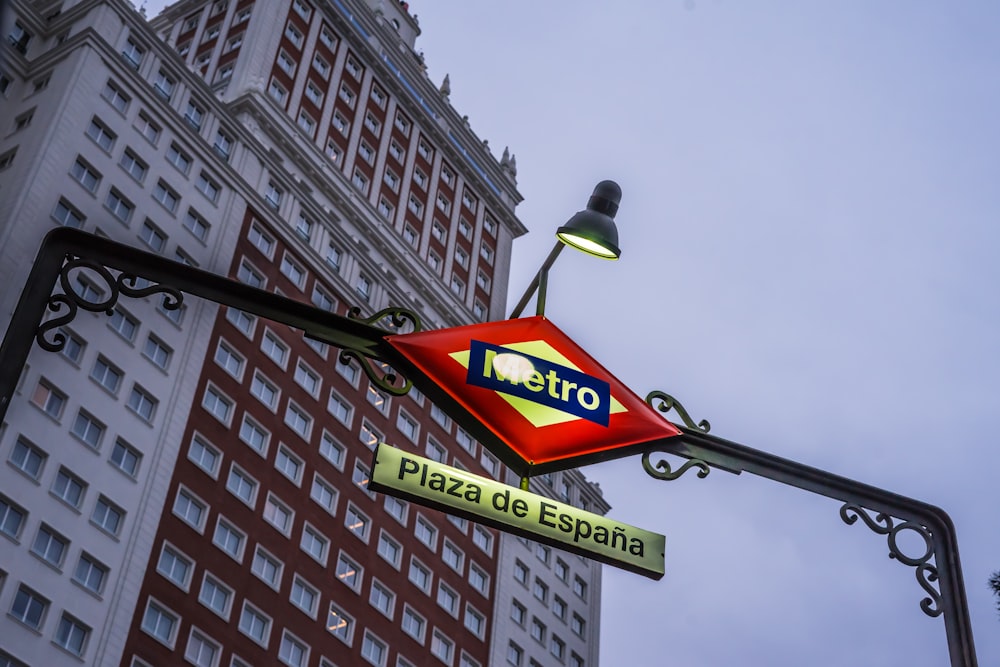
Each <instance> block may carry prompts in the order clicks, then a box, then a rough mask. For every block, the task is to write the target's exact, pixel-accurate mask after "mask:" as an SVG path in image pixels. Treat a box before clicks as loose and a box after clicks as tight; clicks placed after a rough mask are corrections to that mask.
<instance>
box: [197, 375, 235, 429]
mask: <svg viewBox="0 0 1000 667" xmlns="http://www.w3.org/2000/svg"><path fill="white" fill-rule="evenodd" d="M233 405H234V404H233V402H232V401H231V400H230V399H229V398H227V397H226V396H225V395H224V394H223V393H222V392H221V391H219V389H218V388H217V387H215V386H214V385H211V384H210V385H208V387H207V388H206V389H205V395H204V397H203V398H202V399H201V407H203V408H204V409H205V411H206V412H208V413H209V414H210V415H212V416H213V417H215V418H216V419H218V420H219V421H220V422H222V423H223V424H226V425H227V426H228V425H229V420H230V418H231V417H232V415H233Z"/></svg>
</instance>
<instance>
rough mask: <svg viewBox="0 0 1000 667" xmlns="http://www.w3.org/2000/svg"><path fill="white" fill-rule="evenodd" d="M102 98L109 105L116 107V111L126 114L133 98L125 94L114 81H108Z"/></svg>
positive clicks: (102, 92)
mask: <svg viewBox="0 0 1000 667" xmlns="http://www.w3.org/2000/svg"><path fill="white" fill-rule="evenodd" d="M101 97H103V98H104V100H105V101H106V102H107V103H108V104H110V105H111V106H112V107H114V108H115V111H117V112H118V113H125V110H126V109H128V105H129V102H130V101H131V98H130V97H129V96H128V95H126V94H125V93H123V92H122V90H121V88H120V87H119V86H118V84H117V83H114V82H113V81H108V82H107V83H106V84H105V85H104V90H103V91H101Z"/></svg>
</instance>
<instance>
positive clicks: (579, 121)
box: [149, 0, 1000, 667]
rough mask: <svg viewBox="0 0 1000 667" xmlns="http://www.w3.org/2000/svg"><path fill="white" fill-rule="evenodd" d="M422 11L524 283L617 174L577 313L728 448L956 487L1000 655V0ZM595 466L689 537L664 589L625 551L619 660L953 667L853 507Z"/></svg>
mask: <svg viewBox="0 0 1000 667" xmlns="http://www.w3.org/2000/svg"><path fill="white" fill-rule="evenodd" d="M149 7H150V15H153V14H155V11H154V9H155V6H154V5H153V3H150V5H149ZM410 8H411V11H412V12H414V13H416V14H418V15H419V17H420V24H421V27H422V29H423V30H424V34H423V35H422V36H421V37H420V38H419V40H418V48H420V49H422V50H423V51H424V52H425V54H426V62H427V64H428V66H429V75H430V76H431V78H432V79H433V80H434V81H435V82H436V83H439V82H440V81H441V79H442V78H443V77H444V75H445V73H450V75H451V86H452V94H451V100H452V102H453V104H454V106H455V107H456V109H458V110H459V113H460V114H467V115H468V116H469V117H470V121H471V124H472V127H473V129H474V130H475V131H476V132H477V133H478V134H479V136H480V137H482V138H485V139H488V140H489V142H490V145H491V147H492V148H493V150H494V152H495V153H496V154H497V155H498V156H499V154H500V152H501V151H502V150H503V147H504V146H505V145H509V146H510V148H511V150H512V151H513V152H514V153H515V154H516V155H517V163H518V169H519V174H518V183H519V188H520V190H521V192H522V194H524V196H525V202H524V203H523V204H522V205H521V206H520V207H519V209H518V213H519V216H520V218H521V219H522V220H523V221H524V222H525V224H526V225H527V226H528V227H529V228H530V229H531V230H532V232H531V234H529V235H528V236H527V237H525V238H524V239H522V240H520V241H518V242H517V243H516V244H515V257H514V266H513V271H512V280H511V295H512V301H513V300H514V299H515V298H516V297H517V296H519V295H520V292H521V291H522V290H523V289H524V287H525V285H526V284H527V282H528V280H529V279H530V276H531V274H532V273H533V272H534V271H535V270H536V268H537V267H538V265H539V264H540V263H541V261H542V259H543V258H544V256H545V254H546V253H547V252H548V250H549V249H550V247H551V245H552V242H553V239H552V234H553V232H554V230H555V228H556V227H557V226H559V225H560V224H562V223H563V222H565V220H566V219H567V218H568V217H569V216H570V215H571V214H572V213H573V212H575V211H577V210H579V209H580V208H582V207H583V205H584V204H585V202H586V199H587V197H588V195H589V193H590V191H591V189H592V188H593V186H594V184H595V183H597V182H598V181H599V180H602V179H604V178H611V179H614V180H617V181H618V182H619V183H620V184H621V186H622V189H623V191H624V196H623V199H622V204H621V209H620V212H619V215H618V221H619V229H620V234H621V247H622V250H623V252H622V259H621V261H619V262H617V263H611V262H601V261H600V260H595V259H592V258H589V257H584V256H582V255H578V254H575V253H570V252H567V253H564V254H563V256H562V257H561V258H560V260H559V263H558V264H557V265H556V268H555V270H554V272H553V275H552V279H551V284H550V291H549V309H548V313H547V314H548V316H549V317H550V319H552V320H553V321H554V322H555V323H556V324H557V325H558V326H559V327H560V328H561V329H563V330H564V331H565V332H566V333H568V334H569V335H570V336H571V337H573V338H575V339H576V340H577V341H578V342H579V343H580V344H581V345H583V347H585V348H586V349H588V350H589V351H590V352H591V354H592V355H593V356H594V357H596V358H597V359H598V360H599V361H600V362H601V363H603V364H604V365H605V366H606V367H607V368H609V369H610V370H611V371H612V372H613V373H615V374H616V375H618V376H619V377H620V378H621V379H622V380H623V381H625V382H626V383H627V384H629V385H630V386H631V387H632V388H633V389H634V390H635V391H636V393H639V394H640V395H644V394H645V393H646V392H647V391H649V390H651V389H661V390H665V391H668V392H669V393H671V394H674V395H675V396H677V397H678V398H679V399H680V400H681V401H682V402H683V403H684V404H685V405H686V406H687V408H688V409H689V410H690V411H691V413H692V414H693V415H694V416H695V419H701V418H703V417H707V418H709V419H710V420H711V421H712V424H713V433H716V434H717V435H719V436H721V437H725V438H728V439H732V440H736V441H739V442H743V443H746V444H748V445H751V446H754V447H757V448H759V449H764V450H767V451H769V452H772V453H775V454H778V455H781V456H785V457H788V458H793V459H796V460H799V461H802V462H805V463H808V464H810V465H814V466H817V467H821V468H826V469H829V470H831V471H833V472H836V473H838V474H841V475H845V476H848V477H852V478H854V479H857V480H859V481H863V482H866V483H869V484H873V485H875V486H881V487H884V488H887V489H890V490H892V491H895V492H897V493H900V494H903V495H908V496H911V497H915V498H918V499H921V500H924V501H927V502H930V503H933V504H936V505H940V506H942V507H943V508H944V509H945V510H947V511H948V512H949V513H950V514H951V515H952V517H953V519H954V520H955V523H956V524H957V528H958V536H959V544H960V547H961V555H962V562H963V566H964V574H965V579H966V585H967V588H968V594H969V603H970V607H971V613H972V618H973V621H974V627H975V635H976V642H977V648H978V653H979V658H980V663H981V664H984V665H987V664H996V663H997V662H998V660H1000V632H998V631H1000V625H998V623H1000V618H998V615H997V612H996V611H995V610H994V606H993V602H992V600H991V598H990V596H989V593H988V591H987V588H986V579H987V577H988V576H989V574H990V572H991V571H992V570H995V569H1000V531H998V530H997V528H996V526H997V520H996V516H995V514H996V505H997V501H998V495H1000V494H998V492H997V490H996V489H997V483H996V476H997V470H998V469H1000V451H998V450H1000V448H998V447H997V445H996V442H995V441H996V435H995V432H996V429H997V426H996V421H997V419H996V417H997V413H998V410H997V405H998V399H1000V382H998V377H1000V362H998V355H997V353H996V349H995V346H996V340H997V332H998V326H1000V299H998V296H997V292H996V288H995V285H996V283H997V278H998V273H1000V271H998V269H997V262H996V255H997V248H998V247H1000V243H998V242H1000V238H998V237H1000V230H998V227H997V224H996V218H997V214H998V212H1000V188H998V187H997V185H996V182H997V178H998V175H1000V77H998V75H997V73H998V65H1000V4H997V3H995V2H989V1H985V0H984V1H979V2H976V1H972V0H968V1H964V2H942V1H940V0H934V1H931V0H878V1H876V2H872V1H870V0H869V1H861V0H847V1H841V2H815V1H805V2H802V1H800V2H791V1H777V0H759V1H758V0H740V1H739V2H735V1H732V0H656V1H654V0H649V1H644V2H640V1H633V2H617V3H611V2H596V1H591V0H576V1H575V2H562V1H560V2H554V1H551V2H538V1H537V0H535V1H533V2H528V1H526V0H508V1H505V2H478V1H471V0H413V1H412V2H411V3H410ZM586 473H587V475H588V476H589V477H591V478H592V479H595V480H597V481H599V482H600V483H601V486H602V488H603V489H604V492H605V494H606V497H607V498H608V500H609V501H610V503H611V504H612V505H613V507H614V509H613V510H612V515H613V516H614V517H615V518H617V519H620V520H622V521H625V522H627V523H631V524H634V525H637V526H641V527H643V528H646V529H650V530H656V531H659V532H662V533H665V534H666V535H667V561H666V567H667V575H666V576H665V577H664V579H663V580H662V581H660V582H658V583H653V582H650V581H649V580H646V579H644V578H641V577H637V576H636V575H631V574H627V573H622V572H619V571H617V570H615V569H613V568H606V569H605V573H606V574H605V589H604V615H603V627H602V654H603V664H605V665H609V666H610V665H621V664H636V665H660V664H672V665H699V666H719V667H722V666H727V667H728V666H730V665H795V666H796V667H797V666H800V665H823V666H830V667H832V666H837V665H845V666H848V665H849V666H852V667H854V666H856V665H890V664H892V665H908V666H910V667H917V666H923V665H926V666H928V667H930V666H934V667H936V666H938V665H943V664H946V663H947V648H946V643H945V633H944V624H943V621H942V620H941V619H940V618H938V619H931V618H928V617H926V616H924V614H923V613H922V612H921V611H920V609H919V606H918V604H919V601H920V599H921V598H922V597H923V596H922V591H921V590H920V588H919V587H918V586H917V584H916V582H915V580H914V576H913V571H912V569H910V568H908V567H905V566H903V565H900V564H899V563H897V562H895V561H892V560H889V559H888V558H886V554H887V552H888V549H887V547H886V543H885V540H884V538H883V537H880V536H877V535H875V534H874V533H872V532H870V531H869V530H868V529H867V528H865V527H862V526H860V525H855V526H846V525H844V524H843V523H842V522H841V520H840V518H839V516H838V509H839V504H838V503H836V502H833V501H828V500H825V499H821V498H816V497H812V496H809V495H808V494H805V493H803V492H800V491H796V490H794V489H790V488H787V487H781V486H779V485H776V484H774V483H772V482H767V481H765V480H760V479H755V478H751V477H748V476H747V475H741V476H739V477H736V476H732V475H728V474H726V473H723V472H720V471H716V472H713V473H712V474H711V475H710V476H709V477H708V478H707V479H704V480H699V479H696V478H693V477H691V478H688V477H685V478H682V479H681V480H679V481H676V482H671V483H665V482H656V481H653V480H651V479H649V478H647V477H645V475H644V473H643V472H642V469H641V466H640V464H639V461H638V460H635V459H631V460H623V461H618V462H614V463H609V464H602V465H599V466H594V467H591V468H589V469H587V470H586Z"/></svg>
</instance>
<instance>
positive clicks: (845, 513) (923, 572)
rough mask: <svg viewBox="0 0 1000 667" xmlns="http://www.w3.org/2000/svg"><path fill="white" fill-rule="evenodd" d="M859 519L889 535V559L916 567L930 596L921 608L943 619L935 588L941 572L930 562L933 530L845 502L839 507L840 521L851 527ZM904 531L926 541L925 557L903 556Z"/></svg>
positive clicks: (918, 578)
mask: <svg viewBox="0 0 1000 667" xmlns="http://www.w3.org/2000/svg"><path fill="white" fill-rule="evenodd" d="M859 517H860V518H861V520H862V521H864V523H865V525H867V526H868V527H869V528H870V529H871V530H872V531H874V532H875V533H877V534H879V535H886V536H887V538H886V539H887V541H888V543H889V558H892V559H893V560H898V561H899V562H900V563H902V564H903V565H909V566H910V567H913V568H916V569H915V570H914V574H915V575H916V578H917V583H918V584H919V585H920V587H921V588H922V589H924V591H925V592H926V593H927V596H928V597H925V598H924V599H923V600H921V601H920V609H921V610H923V612H924V613H925V614H927V615H928V616H930V617H932V618H933V617H936V616H940V615H941V613H942V611H943V610H942V609H941V593H940V591H938V590H937V589H935V588H934V586H933V585H932V584H933V583H934V582H935V581H937V580H938V570H937V567H936V566H935V565H933V564H931V563H930V562H929V561H930V560H931V558H933V557H934V542H933V540H932V538H931V533H930V531H929V530H928V529H927V528H926V527H925V526H922V525H920V524H919V523H916V522H914V521H901V522H899V523H896V522H895V521H894V520H893V518H892V517H891V516H889V515H888V514H886V513H885V512H879V513H878V514H876V515H875V516H874V517H872V516H870V515H869V513H868V511H867V510H865V509H864V508H862V507H860V506H858V505H855V504H853V503H844V505H843V506H842V507H841V508H840V518H841V519H843V520H844V523H846V524H847V525H849V526H850V525H853V524H854V523H856V522H857V520H858V518H859ZM904 530H909V531H912V532H914V533H916V534H917V535H919V536H920V538H921V539H922V540H923V541H924V552H923V554H921V555H920V556H917V557H915V556H911V555H907V554H905V553H903V551H902V550H901V549H900V548H899V534H900V533H901V532H903V531H904Z"/></svg>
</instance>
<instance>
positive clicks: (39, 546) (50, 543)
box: [31, 523, 69, 568]
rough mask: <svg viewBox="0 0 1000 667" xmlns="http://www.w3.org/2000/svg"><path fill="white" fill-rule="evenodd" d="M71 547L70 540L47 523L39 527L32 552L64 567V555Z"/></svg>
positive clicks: (50, 562)
mask: <svg viewBox="0 0 1000 667" xmlns="http://www.w3.org/2000/svg"><path fill="white" fill-rule="evenodd" d="M68 547H69V540H68V539H66V538H65V537H63V536H62V535H60V534H59V533H57V532H56V531H55V530H54V529H53V528H51V527H50V526H47V525H46V524H44V523H43V524H41V525H40V526H39V527H38V533H36V534H35V541H34V542H32V544H31V553H33V554H35V555H36V556H38V557H39V558H41V559H42V560H44V561H45V562H46V563H48V564H49V565H51V566H53V567H55V568H59V567H62V562H63V557H64V556H65V555H66V550H67V548H68Z"/></svg>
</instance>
